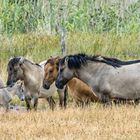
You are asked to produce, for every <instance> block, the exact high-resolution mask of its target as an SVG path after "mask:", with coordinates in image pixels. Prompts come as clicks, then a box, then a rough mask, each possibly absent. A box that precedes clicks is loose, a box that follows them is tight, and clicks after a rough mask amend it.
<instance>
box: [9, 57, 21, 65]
mask: <svg viewBox="0 0 140 140" xmlns="http://www.w3.org/2000/svg"><path fill="white" fill-rule="evenodd" d="M19 60H20V57H14V58H12V59H10V61H9V63H8V65H12V66H14V65H16V64H18V62H19Z"/></svg>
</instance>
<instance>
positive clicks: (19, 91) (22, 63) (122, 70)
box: [0, 54, 140, 110]
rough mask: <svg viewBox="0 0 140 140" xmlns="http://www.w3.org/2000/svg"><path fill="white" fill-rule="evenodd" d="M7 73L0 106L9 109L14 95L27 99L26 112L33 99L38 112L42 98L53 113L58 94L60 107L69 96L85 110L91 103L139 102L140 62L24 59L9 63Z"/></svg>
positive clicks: (96, 58)
mask: <svg viewBox="0 0 140 140" xmlns="http://www.w3.org/2000/svg"><path fill="white" fill-rule="evenodd" d="M7 72H8V78H7V87H4V86H3V84H2V82H1V81H0V88H1V89H0V104H2V105H4V106H5V107H6V110H8V105H9V102H10V101H11V99H12V97H11V95H18V97H19V98H20V99H22V100H25V102H26V106H27V110H31V100H33V108H34V109H35V110H37V105H38V99H39V98H45V99H46V100H47V101H48V103H49V106H50V108H51V109H52V110H53V109H54V107H55V101H54V99H53V97H52V96H53V94H54V93H55V92H56V91H57V92H58V95H59V105H60V106H61V107H64V108H66V106H67V96H68V94H70V95H71V96H72V97H73V99H74V100H75V102H76V104H77V105H78V106H82V107H84V106H87V105H89V104H90V102H100V103H102V104H103V105H106V104H112V102H114V103H117V102H118V101H134V103H135V104H138V103H139V99H140V60H132V61H121V60H119V59H116V58H108V57H104V56H95V55H94V56H89V55H86V54H75V55H67V56H65V57H63V58H60V57H59V56H58V57H50V58H49V59H48V60H46V61H43V62H41V63H40V64H36V63H33V62H31V61H30V60H28V59H26V58H24V57H13V58H11V59H10V60H9V62H8V65H7ZM19 80H20V82H19ZM15 89H16V90H15ZM23 97H24V98H23Z"/></svg>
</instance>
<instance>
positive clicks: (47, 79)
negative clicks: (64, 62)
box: [43, 57, 60, 89]
mask: <svg viewBox="0 0 140 140" xmlns="http://www.w3.org/2000/svg"><path fill="white" fill-rule="evenodd" d="M59 61H60V57H55V58H53V57H51V58H50V59H48V60H47V62H46V64H45V66H44V71H45V75H44V81H43V87H44V88H46V89H49V88H50V85H51V84H52V83H53V82H54V81H55V80H56V78H57V75H58V67H59Z"/></svg>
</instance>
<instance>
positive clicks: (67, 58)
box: [65, 57, 69, 65]
mask: <svg viewBox="0 0 140 140" xmlns="http://www.w3.org/2000/svg"><path fill="white" fill-rule="evenodd" d="M68 61H69V57H66V58H65V65H68Z"/></svg>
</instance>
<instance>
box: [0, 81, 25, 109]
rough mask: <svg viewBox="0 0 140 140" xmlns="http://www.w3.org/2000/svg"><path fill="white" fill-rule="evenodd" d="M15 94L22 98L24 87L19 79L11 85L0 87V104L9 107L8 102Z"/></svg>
mask: <svg viewBox="0 0 140 140" xmlns="http://www.w3.org/2000/svg"><path fill="white" fill-rule="evenodd" d="M15 95H17V96H18V98H19V99H20V100H21V101H23V100H24V88H23V83H22V82H21V81H17V82H16V83H15V84H14V85H13V86H12V87H11V86H9V87H4V88H1V89H0V104H1V105H3V106H4V107H5V108H6V111H8V109H9V103H10V102H11V100H12V98H13V96H15Z"/></svg>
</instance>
